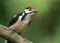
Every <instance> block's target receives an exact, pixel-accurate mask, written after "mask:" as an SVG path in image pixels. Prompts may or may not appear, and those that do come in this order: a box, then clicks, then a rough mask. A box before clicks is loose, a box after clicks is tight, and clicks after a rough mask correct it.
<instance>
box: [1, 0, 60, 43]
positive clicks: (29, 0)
mask: <svg viewBox="0 0 60 43" xmlns="http://www.w3.org/2000/svg"><path fill="white" fill-rule="evenodd" d="M26 6H33V7H34V8H36V9H37V10H38V11H39V13H37V14H36V15H35V16H33V17H32V22H31V25H30V27H29V28H28V29H27V30H26V32H25V33H24V37H25V38H27V39H29V40H31V41H33V42H34V43H60V0H0V24H2V25H5V26H7V25H8V23H9V21H10V19H11V18H12V17H13V16H14V15H15V14H18V13H20V12H23V10H24V8H25V7H26ZM0 43H4V39H2V38H0Z"/></svg>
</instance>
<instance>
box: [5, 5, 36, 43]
mask: <svg viewBox="0 0 60 43" xmlns="http://www.w3.org/2000/svg"><path fill="white" fill-rule="evenodd" d="M35 13H37V11H36V10H35V8H33V7H32V6H28V7H26V8H25V10H24V11H23V12H22V13H19V14H17V15H15V16H14V17H13V18H12V19H11V21H10V22H9V25H8V27H9V29H10V30H11V31H12V32H16V33H18V34H19V35H22V34H23V33H24V32H25V30H26V28H27V27H28V25H29V24H30V21H31V17H32V16H33V15H35ZM6 42H7V43H11V42H9V41H7V40H6V41H5V43H6Z"/></svg>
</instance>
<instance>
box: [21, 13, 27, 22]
mask: <svg viewBox="0 0 60 43" xmlns="http://www.w3.org/2000/svg"><path fill="white" fill-rule="evenodd" d="M26 16H27V13H25V14H24V15H23V17H22V19H21V21H23V20H24V19H25V17H26Z"/></svg>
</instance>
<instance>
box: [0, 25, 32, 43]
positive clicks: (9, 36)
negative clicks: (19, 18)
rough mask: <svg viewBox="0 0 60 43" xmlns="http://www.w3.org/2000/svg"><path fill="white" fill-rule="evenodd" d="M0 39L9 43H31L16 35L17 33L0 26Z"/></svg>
mask: <svg viewBox="0 0 60 43" xmlns="http://www.w3.org/2000/svg"><path fill="white" fill-rule="evenodd" d="M0 37H2V38H4V39H6V40H9V41H11V42H12V43H33V42H31V41H29V40H27V39H25V38H22V36H20V35H18V34H17V33H15V32H14V33H12V32H11V31H10V30H9V28H8V27H6V26H3V25H1V24H0Z"/></svg>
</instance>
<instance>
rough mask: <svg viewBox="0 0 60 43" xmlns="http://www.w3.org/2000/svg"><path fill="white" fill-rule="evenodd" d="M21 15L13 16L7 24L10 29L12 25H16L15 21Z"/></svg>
mask: <svg viewBox="0 0 60 43" xmlns="http://www.w3.org/2000/svg"><path fill="white" fill-rule="evenodd" d="M21 15H22V13H20V14H18V15H15V16H14V17H13V18H12V19H11V20H10V22H9V24H8V26H9V27H10V26H11V25H13V24H14V23H16V21H17V20H18V18H19V16H21Z"/></svg>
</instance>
